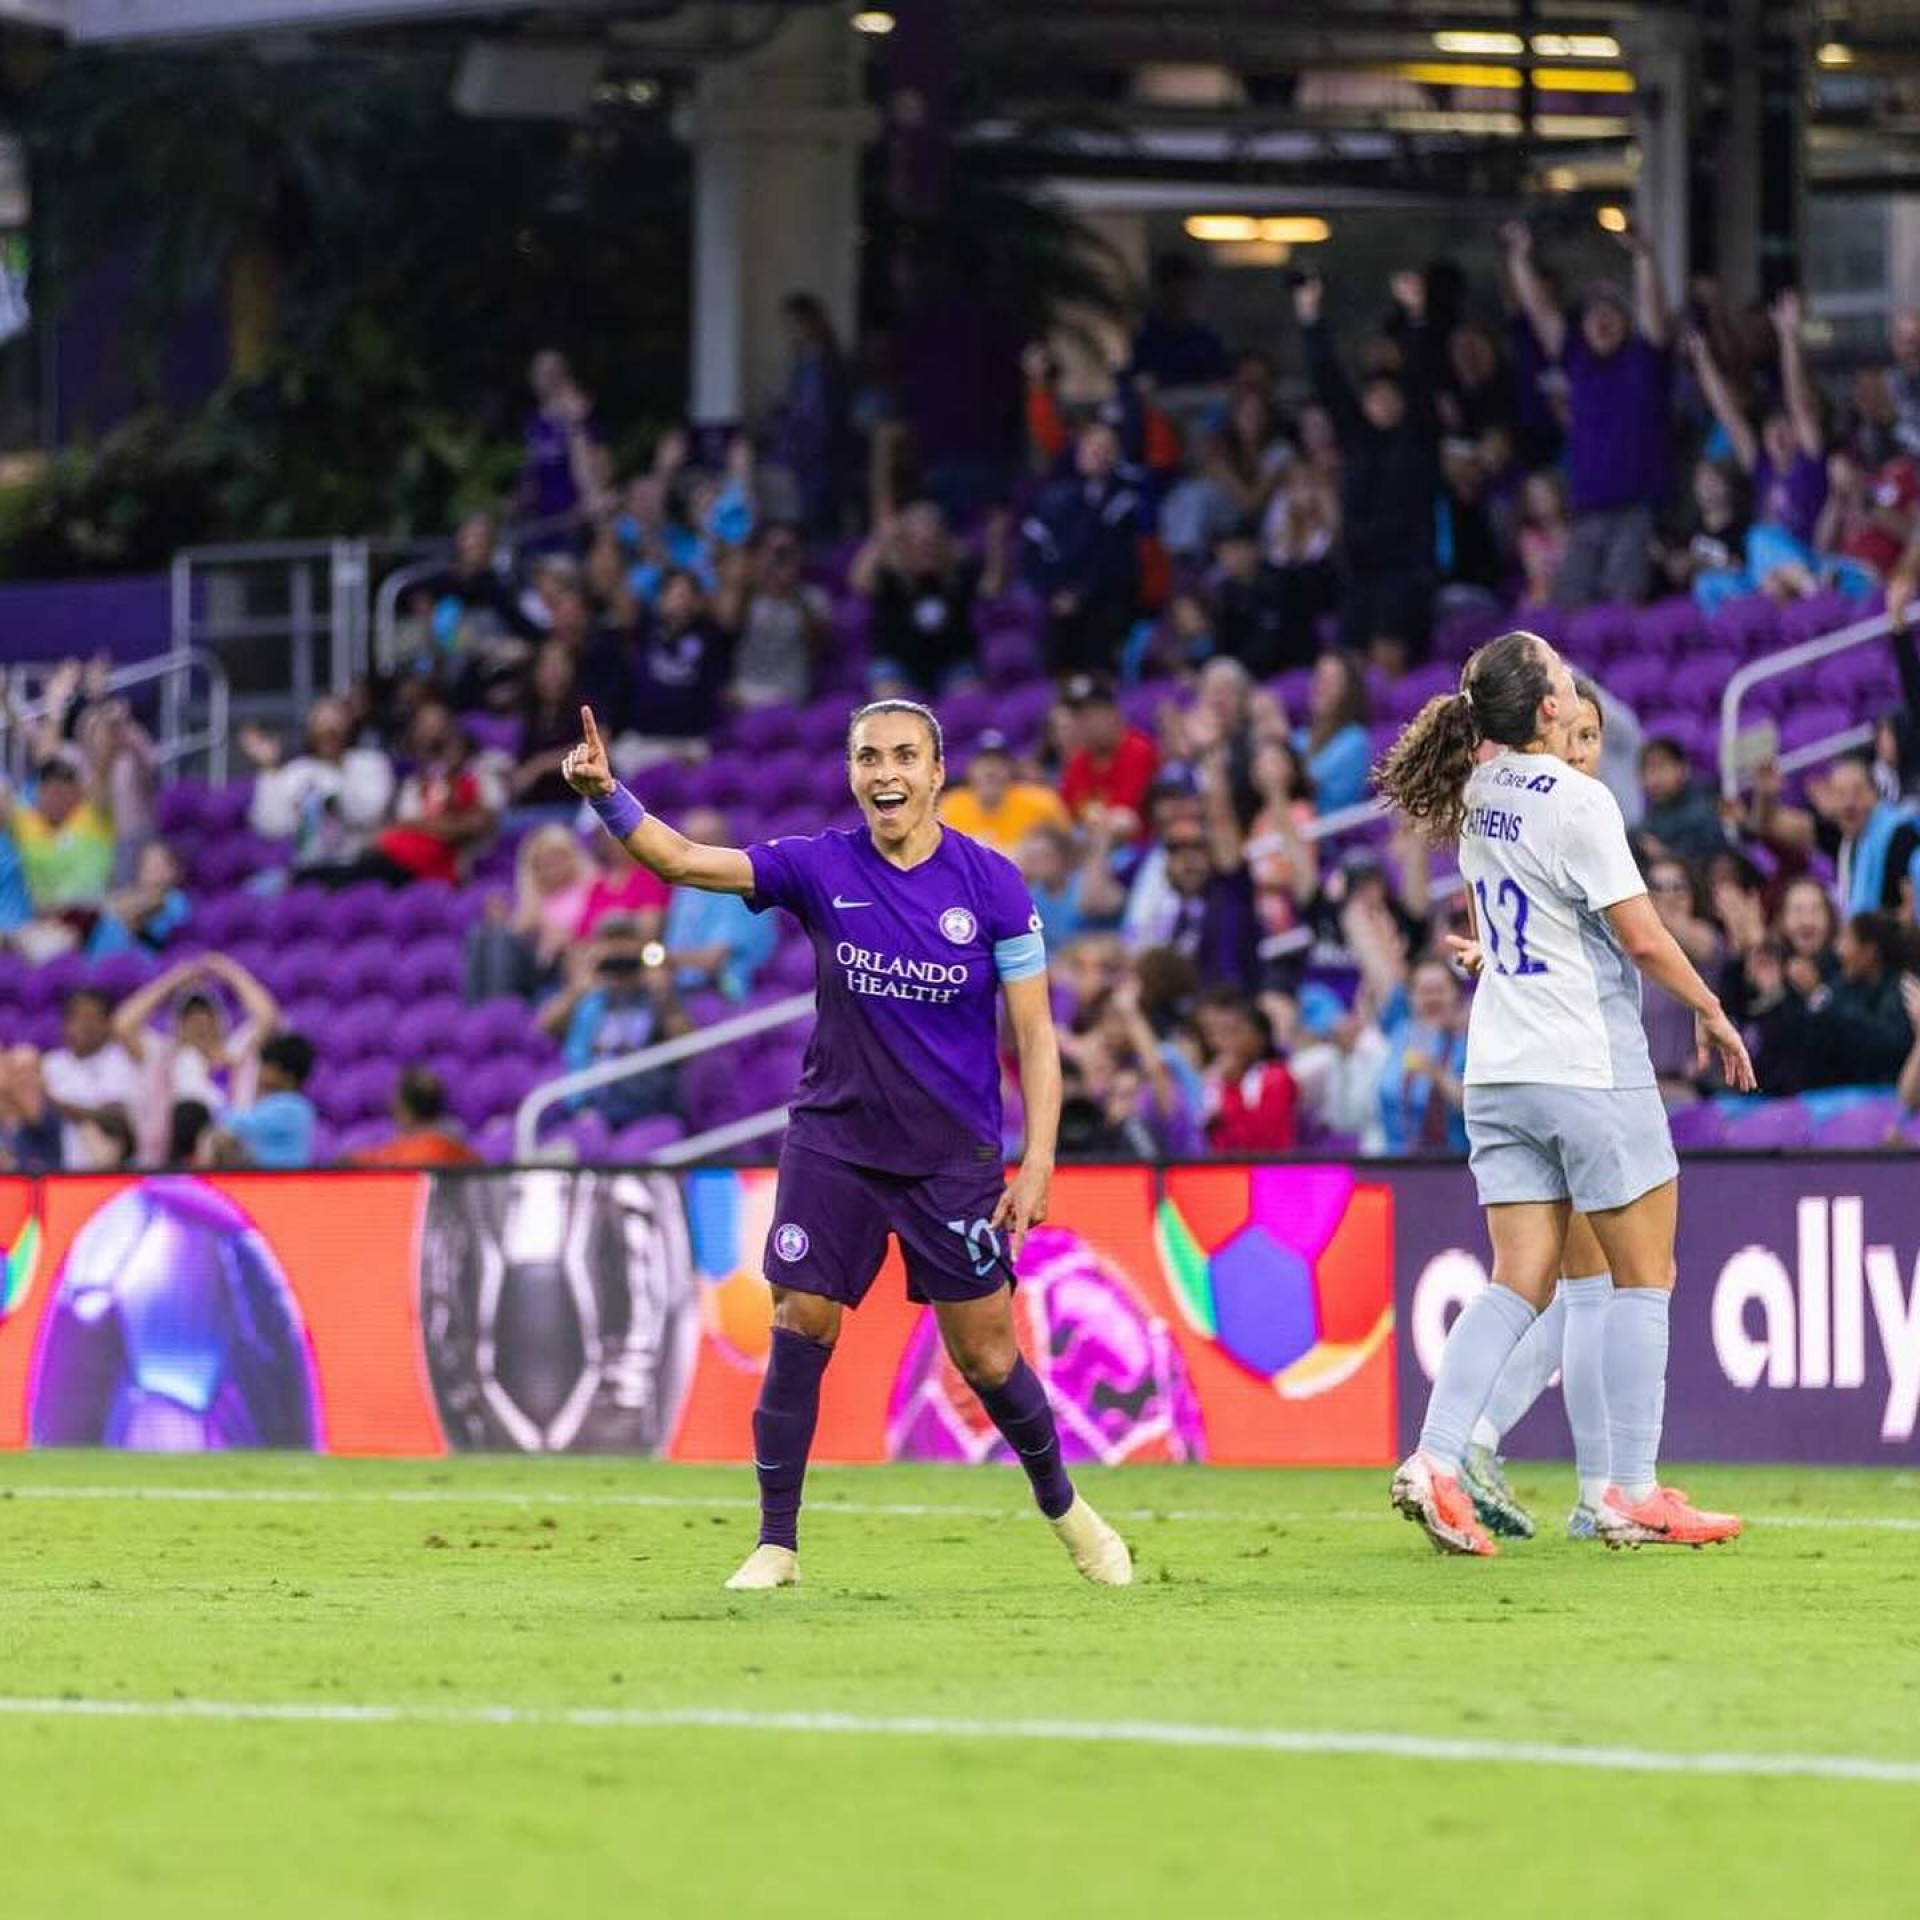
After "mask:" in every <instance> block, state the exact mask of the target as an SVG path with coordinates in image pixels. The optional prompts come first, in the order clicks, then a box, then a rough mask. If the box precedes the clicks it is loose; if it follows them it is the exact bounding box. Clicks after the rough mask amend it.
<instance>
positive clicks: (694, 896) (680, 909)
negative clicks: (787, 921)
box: [660, 807, 780, 1000]
mask: <svg viewBox="0 0 1920 1920" xmlns="http://www.w3.org/2000/svg"><path fill="white" fill-rule="evenodd" d="M682 825H683V828H684V830H685V832H686V834H687V836H688V838H689V839H692V840H696V841H699V842H702V843H703V844H705V845H707V846H713V847H724V846H729V845H731V844H732V830H731V828H730V826H729V823H728V821H727V817H726V815H725V814H723V813H722V812H720V810H719V809H718V808H717V807H693V808H690V809H689V810H688V813H687V817H686V819H685V821H684V822H683V823H682ZM660 937H661V939H662V940H663V941H665V943H666V948H667V955H668V958H669V959H670V960H671V961H672V962H673V966H674V969H675V971H674V984H675V986H677V987H678V988H679V989H680V991H681V992H682V993H701V992H705V991H707V990H709V989H712V990H717V991H718V992H720V993H723V994H725V995H726V997H727V998H728V999H729V1000H744V999H745V998H746V997H747V994H748V992H749V991H750V989H751V988H752V986H753V981H754V976H755V975H756V974H757V973H758V972H759V971H760V969H761V968H762V967H764V966H765V965H766V964H767V962H768V961H769V960H770V959H772V958H773V950H774V948H775V946H776V945H777V944H778V943H779V938H780V933H779V928H778V927H777V926H776V925H775V923H774V920H773V917H772V915H770V914H761V913H754V912H753V911H752V910H751V909H750V908H749V907H748V905H747V903H746V902H745V901H744V900H743V899H741V898H740V897H739V896H738V895H737V894H731V893H703V892H701V891H700V890H699V889H698V888H697V887H675V888H674V889H673V892H672V894H671V895H670V896H669V898H668V900H667V921H666V928H665V930H664V932H663V933H662V934H661V936H660Z"/></svg>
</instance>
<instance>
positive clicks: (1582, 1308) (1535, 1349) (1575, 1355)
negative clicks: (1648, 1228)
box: [1447, 675, 1613, 1540]
mask: <svg viewBox="0 0 1920 1920" xmlns="http://www.w3.org/2000/svg"><path fill="white" fill-rule="evenodd" d="M1573 689H1574V692H1575V693H1576V694H1577V695H1578V696H1579V699H1580V709H1579V713H1578V715H1577V716H1576V718H1575V720H1574V723H1573V727H1572V729H1571V731H1570V733H1569V735H1568V739H1567V746H1566V759H1567V765H1568V766H1570V767H1573V768H1575V769H1576V770H1577V771H1579V772H1581V773H1585V774H1591V775H1592V776H1593V777H1594V778H1595V779H1598V778H1599V775H1600V750H1601V748H1602V747H1603V746H1604V744H1605V741H1606V725H1607V721H1606V713H1605V710H1604V709H1603V708H1602V706H1601V703H1600V694H1599V690H1598V689H1597V688H1596V687H1595V686H1594V685H1593V683H1592V682H1591V681H1588V680H1582V679H1580V678H1579V677H1578V675H1576V676H1575V678H1574V683H1573ZM1485 751H1487V749H1485V748H1482V752H1485ZM1447 945H1448V946H1449V947H1451V948H1452V949H1453V950H1454V964H1455V966H1456V967H1457V968H1458V969H1459V971H1460V972H1462V973H1464V974H1466V975H1467V976H1468V977H1469V978H1471V979H1474V980H1478V979H1479V978H1480V976H1481V974H1482V973H1483V972H1484V971H1485V969H1486V949H1485V948H1484V947H1483V946H1482V945H1481V944H1480V942H1479V940H1478V939H1472V940H1462V939H1461V938H1459V936H1458V935H1455V934H1449V935H1448V936H1447ZM1560 1276H1561V1278H1560V1284H1559V1286H1558V1287H1557V1288H1555V1290H1554V1295H1553V1298H1552V1299H1551V1300H1549V1301H1548V1302H1547V1304H1546V1306H1545V1307H1544V1308H1542V1309H1541V1312H1540V1316H1539V1318H1538V1319H1536V1320H1535V1321H1534V1323H1533V1325H1532V1326H1530V1327H1529V1328H1528V1329H1527V1331H1526V1334H1525V1336H1524V1337H1523V1338H1522V1339H1521V1341H1520V1344H1519V1345H1518V1346H1517V1347H1515V1348H1514V1350H1513V1351H1512V1353H1510V1354H1509V1355H1508V1356H1507V1364H1506V1365H1505V1366H1504V1367H1502V1368H1501V1369H1500V1377H1499V1379H1498V1380H1496V1381H1495V1382H1494V1384H1493V1392H1492V1393H1491V1394H1490V1395H1489V1396H1488V1399H1487V1407H1486V1411H1485V1412H1484V1413H1482V1414H1481V1416H1480V1418H1479V1419H1478V1420H1477V1421H1475V1422H1474V1427H1473V1435H1472V1438H1471V1439H1470V1441H1469V1442H1468V1445H1467V1451H1466V1456H1465V1458H1464V1459H1463V1460H1462V1461H1461V1465H1460V1484H1461V1485H1462V1486H1463V1487H1464V1488H1466V1490H1467V1494H1468V1497H1469V1498H1470V1499H1471V1500H1472V1501H1473V1510H1474V1512H1475V1513H1477V1514H1478V1515H1479V1516H1480V1524H1481V1525H1482V1526H1484V1527H1485V1528H1486V1529H1487V1531H1488V1532H1489V1533H1492V1534H1495V1535H1500V1534H1505V1535H1507V1536H1509V1537H1512V1538H1518V1539H1522V1540H1530V1539H1531V1538H1532V1537H1533V1530H1534V1529H1533V1516H1532V1515H1531V1514H1530V1513H1528V1511H1527V1510H1526V1508H1525V1507H1523V1506H1522V1505H1521V1504H1520V1500H1519V1497H1518V1496H1517V1495H1516V1494H1515V1493H1514V1490H1513V1488H1512V1487H1511V1486H1510V1485H1509V1484H1508V1482H1507V1476H1506V1473H1505V1471H1504V1470H1503V1468H1502V1464H1501V1460H1500V1442H1501V1441H1502V1439H1503V1438H1504V1437H1505V1436H1506V1435H1507V1434H1508V1433H1510V1432H1511V1431H1512V1430H1513V1428H1514V1427H1516V1426H1518V1425H1519V1423H1520V1421H1521V1420H1522V1419H1523V1418H1524V1417H1525V1415H1526V1413H1527V1412H1528V1410H1529V1409H1530V1408H1531V1407H1532V1405H1533V1403H1534V1402H1535V1401H1536V1400H1538V1399H1539V1398H1540V1396H1541V1395H1542V1394H1543V1393H1545V1392H1546V1390H1547V1388H1548V1387H1549V1386H1551V1385H1552V1383H1553V1376H1554V1374H1555V1372H1556V1371H1557V1372H1558V1373H1559V1375H1560V1390H1561V1394H1562V1396H1563V1398H1564V1399H1565V1401H1566V1404H1567V1425H1568V1426H1569V1428H1571V1429H1572V1432H1573V1464H1574V1471H1575V1473H1576V1475H1577V1476H1578V1479H1579V1485H1580V1494H1579V1499H1578V1501H1577V1502H1576V1504H1575V1506H1574V1509H1573V1511H1572V1513H1571V1514H1569V1515H1568V1516H1567V1537H1568V1538H1569V1539H1570V1540H1592V1539H1595V1538H1597V1537H1598V1534H1599V1514H1600V1502H1601V1500H1602V1499H1603V1498H1604V1497H1605V1494H1606V1490H1607V1481H1608V1478H1609V1475H1608V1472H1607V1396H1606V1390H1605V1385H1604V1382H1603V1381H1602V1378H1601V1358H1602V1353H1603V1350H1604V1345H1605V1329H1606V1324H1607V1307H1608V1305H1609V1304H1610V1303H1611V1301H1612V1299H1613V1276H1612V1275H1611V1274H1610V1273H1608V1272H1607V1257H1606V1255H1605V1254H1604V1253H1602V1252H1601V1251H1600V1243H1599V1241H1598V1240H1596V1239H1595V1238H1594V1236H1593V1228H1592V1227H1590V1226H1589V1225H1588V1224H1587V1220H1586V1216H1585V1215H1584V1214H1580V1213H1575V1214H1573V1215H1572V1216H1571V1217H1570V1218H1569V1219H1568V1221H1567V1240H1566V1245H1565V1246H1564V1247H1562V1248H1561V1250H1560Z"/></svg>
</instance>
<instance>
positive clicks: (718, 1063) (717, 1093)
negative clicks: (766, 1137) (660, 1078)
mask: <svg viewBox="0 0 1920 1920" xmlns="http://www.w3.org/2000/svg"><path fill="white" fill-rule="evenodd" d="M740 1057H741V1056H740V1050H739V1049H736V1048H732V1047H720V1048H716V1049H715V1050H714V1051H713V1052H712V1053H702V1054H696V1055H695V1056H694V1057H693V1058H692V1059H691V1060H685V1061H682V1062H681V1065H680V1106H681V1110H682V1111H683V1112H684V1113H685V1115H686V1118H687V1131H688V1132H689V1133H704V1132H706V1130H707V1129H708V1128H709V1127H717V1126H720V1125H723V1124H724V1123H725V1122H726V1121H727V1120H729V1119H732V1118H734V1117H736V1116H737V1115H738V1114H739V1113H742V1112H745V1111H746V1109H745V1108H742V1107H739V1106H737V1105H736V1104H735V1102H736V1098H737V1094H738V1082H739V1079H740Z"/></svg>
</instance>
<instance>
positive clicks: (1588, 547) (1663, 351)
mask: <svg viewBox="0 0 1920 1920" xmlns="http://www.w3.org/2000/svg"><path fill="white" fill-rule="evenodd" d="M1502 237H1503V239H1504V242H1505V246H1506V265H1507V275H1508V280H1509V283H1510V284H1511V286H1512V288H1513V293H1514V297H1515V299H1516V300H1517V302H1518V303H1519V306H1520V309H1521V311H1522V312H1523V313H1524V314H1525V315H1526V318H1527V322H1528V324H1529V326H1530V327H1531V328H1532V331H1533V334H1534V337H1535V339H1536V340H1537V341H1538V342H1539V345H1540V349H1541V351H1542V352H1543V353H1544V354H1545V356H1546V358H1547V359H1548V360H1549V361H1555V362H1558V363H1559V365H1560V367H1561V368H1562V370H1563V371H1564V373H1565V376H1566V383H1567V408H1568V420H1567V482H1568V492H1569V494H1570V496H1571V501H1572V506H1573V530H1572V533H1571V536H1570V538H1569V541H1568V547H1567V554H1566V558H1565V559H1564V561H1563V562H1562V563H1561V567H1560V571H1559V576H1558V579H1557V581H1556V584H1555V599H1556V601H1557V603H1558V604H1559V605H1561V606H1563V607H1584V606H1588V605H1591V604H1592V603H1593V602H1594V601H1597V600H1625V601H1638V600H1643V599H1645V598H1646V593H1647V587H1648V584H1649V580H1650V574H1651V553H1650V541H1651V538H1652V534H1653V518H1654V515H1655V514H1656V513H1657V512H1658V511H1659V509H1660V507H1661V505H1662V503H1663V502H1664V501H1665V499H1666V495H1667V488H1668V485H1669V480H1670V458H1669V451H1668V435H1669V423H1668V409H1669V406H1670V404H1671V395H1672V388H1673V364H1672V355H1671V353H1670V352H1669V349H1668V318H1667V298H1666V291H1665V288H1664V287H1663V286H1662V284H1661V280H1660V266H1659V262H1658V261H1657V260H1656V258H1655V257H1654V253H1653V249H1652V247H1651V246H1649V244H1648V243H1647V240H1646V237H1645V236H1644V235H1643V234H1641V233H1640V232H1638V231H1637V230H1635V229H1633V228H1629V229H1628V230H1627V231H1626V233H1624V234H1623V235H1622V236H1621V244H1622V245H1623V246H1625V247H1626V249H1627V251H1628V253H1629V254H1630V255H1631V257H1632V261H1633V298H1632V302H1631V305H1629V303H1628V301H1627V300H1626V299H1625V298H1624V297H1623V296H1622V294H1621V292H1620V290H1619V288H1618V287H1617V286H1615V285H1614V284H1613V283H1612V282H1610V281H1601V282H1598V283H1596V284H1595V285H1594V286H1592V287H1590V288H1589V289H1588V291H1587V296H1586V298H1585V300H1584V301H1583V302H1582V303H1581V306H1580V309H1579V311H1578V313H1577V314H1576V315H1574V316H1572V317H1571V318H1570V317H1569V315H1568V314H1567V312H1566V311H1565V310H1564V309H1563V308H1562V307H1561V306H1560V304H1559V302H1558V300H1557V299H1556V298H1555V297H1554V295H1553V293H1552V292H1551V291H1550V289H1549V287H1548V284H1547V281H1546V280H1545V278H1544V277H1543V276H1542V274H1541V272H1540V269H1539V266H1538V264H1537V262H1536V261H1535V259H1534V254H1533V234H1532V231H1531V229H1529V228H1528V227H1527V226H1526V225H1525V223H1524V222H1522V221H1510V222H1509V223H1508V224H1507V226H1506V227H1505V228H1504V229H1503V234H1502Z"/></svg>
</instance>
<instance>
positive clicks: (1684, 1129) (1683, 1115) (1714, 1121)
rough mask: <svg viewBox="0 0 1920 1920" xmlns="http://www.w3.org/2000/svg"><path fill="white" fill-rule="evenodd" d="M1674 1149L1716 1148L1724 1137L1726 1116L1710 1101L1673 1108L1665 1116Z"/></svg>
mask: <svg viewBox="0 0 1920 1920" xmlns="http://www.w3.org/2000/svg"><path fill="white" fill-rule="evenodd" d="M1667 1125H1668V1126H1669V1127H1670V1128H1671V1129H1672V1131H1673V1144H1674V1145H1675V1146H1676V1147H1683V1148H1684V1147H1717V1146H1718V1145H1719V1144H1720V1142H1721V1141H1722V1140H1723V1139H1724V1138H1725V1137H1726V1131H1727V1121H1726V1116H1725V1115H1724V1114H1723V1113H1722V1112H1721V1111H1720V1109H1719V1108H1718V1107H1716V1106H1715V1105H1714V1104H1713V1102H1712V1101H1710V1100H1701V1101H1698V1102H1696V1103H1695V1104H1694V1105H1693V1106H1690V1107H1675V1108H1674V1110H1673V1111H1672V1112H1671V1113H1670V1114H1668V1116H1667Z"/></svg>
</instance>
